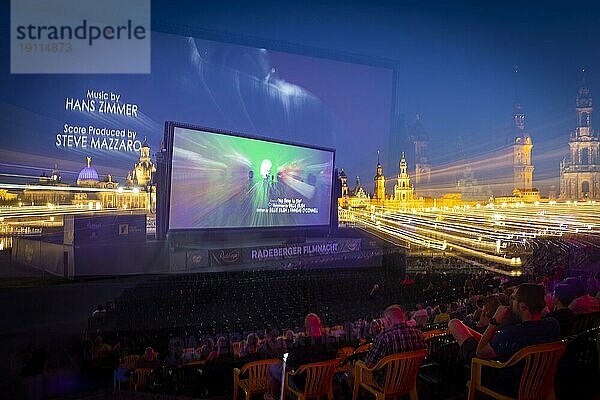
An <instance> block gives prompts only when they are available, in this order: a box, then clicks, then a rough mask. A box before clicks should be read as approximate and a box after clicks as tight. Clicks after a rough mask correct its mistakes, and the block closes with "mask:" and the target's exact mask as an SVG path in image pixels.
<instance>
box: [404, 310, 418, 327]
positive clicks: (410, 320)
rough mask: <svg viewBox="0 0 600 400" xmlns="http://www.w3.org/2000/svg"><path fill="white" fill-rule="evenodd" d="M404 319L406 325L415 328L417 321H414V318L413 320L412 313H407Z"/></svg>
mask: <svg viewBox="0 0 600 400" xmlns="http://www.w3.org/2000/svg"><path fill="white" fill-rule="evenodd" d="M405 318H406V325H408V326H412V327H414V326H417V321H415V318H414V316H413V313H412V312H410V311H407V312H406V317H405Z"/></svg>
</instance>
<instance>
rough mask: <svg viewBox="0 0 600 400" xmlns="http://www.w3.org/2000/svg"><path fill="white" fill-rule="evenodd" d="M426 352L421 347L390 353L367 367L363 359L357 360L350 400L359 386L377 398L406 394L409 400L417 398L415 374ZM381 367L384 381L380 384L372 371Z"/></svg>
mask: <svg viewBox="0 0 600 400" xmlns="http://www.w3.org/2000/svg"><path fill="white" fill-rule="evenodd" d="M426 353H427V350H426V349H422V350H417V351H409V352H405V353H396V354H392V355H390V356H387V357H384V358H382V359H381V360H379V362H378V363H377V365H375V367H373V368H367V365H366V364H365V362H364V361H358V362H357V363H356V364H355V365H354V391H353V392H352V400H357V399H358V392H359V390H360V388H361V387H363V388H365V389H366V390H367V391H369V392H370V393H372V394H373V395H375V398H376V399H377V400H383V399H386V398H390V397H400V396H405V395H407V394H408V395H410V399H411V400H417V399H418V396H417V374H418V373H419V366H420V365H421V363H422V362H423V359H425V354H426ZM382 368H385V381H384V383H383V385H380V384H379V382H377V379H375V375H374V372H375V371H378V370H380V369H382Z"/></svg>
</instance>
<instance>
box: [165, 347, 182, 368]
mask: <svg viewBox="0 0 600 400" xmlns="http://www.w3.org/2000/svg"><path fill="white" fill-rule="evenodd" d="M182 355H183V354H182V351H181V349H178V348H176V347H171V348H170V349H169V354H168V355H167V357H165V359H164V360H163V365H164V366H165V367H167V368H172V367H179V366H182V365H183V364H184V360H183V357H182Z"/></svg>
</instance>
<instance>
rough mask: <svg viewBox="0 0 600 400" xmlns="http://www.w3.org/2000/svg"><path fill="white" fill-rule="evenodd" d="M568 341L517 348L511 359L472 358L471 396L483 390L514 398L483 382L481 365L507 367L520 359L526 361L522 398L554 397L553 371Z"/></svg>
mask: <svg viewBox="0 0 600 400" xmlns="http://www.w3.org/2000/svg"><path fill="white" fill-rule="evenodd" d="M566 348H567V345H566V343H565V342H563V341H560V342H553V343H544V344H536V345H533V346H528V347H525V348H523V349H521V350H519V351H518V352H516V353H515V354H514V355H513V356H512V357H511V358H510V359H509V360H508V361H506V362H504V363H501V362H499V361H492V360H482V359H480V358H473V360H472V361H471V381H470V382H469V383H467V386H468V387H469V397H468V399H469V400H474V399H475V394H476V393H477V392H482V393H485V394H487V395H488V396H490V397H493V398H495V399H500V400H508V399H512V397H508V396H505V395H503V394H500V393H498V392H495V391H493V390H492V389H490V388H487V387H484V386H482V384H481V367H482V366H484V365H485V366H488V367H492V368H507V367H511V366H513V365H515V364H517V363H518V362H521V361H524V362H525V366H524V368H523V373H522V374H521V380H520V382H519V396H518V399H519V400H534V399H535V400H537V399H548V400H553V399H554V375H555V374H556V367H557V365H558V360H559V359H560V356H561V355H562V354H563V353H564V351H565V350H566Z"/></svg>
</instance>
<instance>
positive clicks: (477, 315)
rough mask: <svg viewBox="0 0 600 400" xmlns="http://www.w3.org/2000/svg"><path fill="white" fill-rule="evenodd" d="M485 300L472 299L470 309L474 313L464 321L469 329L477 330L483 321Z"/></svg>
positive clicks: (480, 298)
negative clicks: (476, 327) (478, 324)
mask: <svg viewBox="0 0 600 400" xmlns="http://www.w3.org/2000/svg"><path fill="white" fill-rule="evenodd" d="M483 299H484V297H483V296H477V298H473V299H470V302H471V304H470V309H471V310H473V311H472V312H471V313H469V314H467V316H466V317H465V319H464V320H463V323H464V324H465V325H467V326H468V327H469V328H473V329H475V326H476V325H477V323H478V322H479V320H480V319H481V315H482V312H483ZM473 308H474V309H473Z"/></svg>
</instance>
